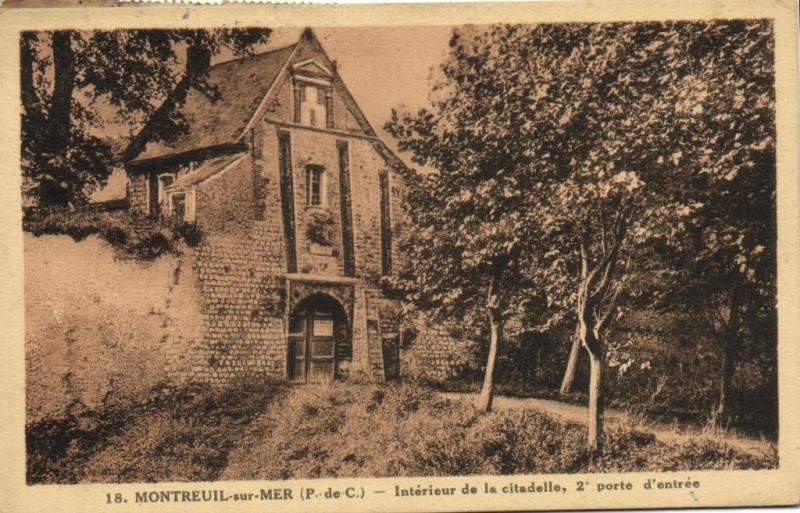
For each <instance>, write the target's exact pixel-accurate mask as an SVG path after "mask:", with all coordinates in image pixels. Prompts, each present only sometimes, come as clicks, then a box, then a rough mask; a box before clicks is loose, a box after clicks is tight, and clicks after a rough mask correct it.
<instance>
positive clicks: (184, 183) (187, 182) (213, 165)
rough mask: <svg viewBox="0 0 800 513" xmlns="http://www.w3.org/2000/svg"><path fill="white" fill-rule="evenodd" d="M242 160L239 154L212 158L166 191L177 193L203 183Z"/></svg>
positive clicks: (179, 179)
mask: <svg viewBox="0 0 800 513" xmlns="http://www.w3.org/2000/svg"><path fill="white" fill-rule="evenodd" d="M242 158H244V155H242V154H241V153H240V154H238V155H226V156H224V157H217V158H213V159H211V160H209V161H207V162H206V163H205V164H203V165H202V166H200V167H198V168H197V169H195V170H194V171H190V172H189V173H186V174H185V175H183V176H181V177H180V178H178V179H177V180H175V182H173V183H172V184H171V185H170V186H169V187H167V190H170V191H178V190H181V189H186V188H188V187H191V186H192V185H197V184H199V183H201V182H205V181H206V180H208V179H209V178H211V177H213V176H216V175H217V174H219V173H222V172H223V171H225V170H226V169H228V168H229V167H231V166H232V165H233V164H236V163H238V162H239V160H241V159H242Z"/></svg>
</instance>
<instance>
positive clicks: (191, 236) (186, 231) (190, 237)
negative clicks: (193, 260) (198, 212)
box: [175, 222, 203, 247]
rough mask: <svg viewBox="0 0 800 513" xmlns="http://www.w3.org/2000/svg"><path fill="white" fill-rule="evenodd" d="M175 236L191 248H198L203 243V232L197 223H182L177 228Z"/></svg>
mask: <svg viewBox="0 0 800 513" xmlns="http://www.w3.org/2000/svg"><path fill="white" fill-rule="evenodd" d="M175 234H176V235H177V236H178V237H180V238H181V239H183V241H184V242H185V243H186V245H187V246H190V247H197V246H199V245H200V243H201V242H203V232H202V231H201V230H200V228H199V227H198V226H197V223H187V222H181V223H179V224H178V225H177V226H176V227H175Z"/></svg>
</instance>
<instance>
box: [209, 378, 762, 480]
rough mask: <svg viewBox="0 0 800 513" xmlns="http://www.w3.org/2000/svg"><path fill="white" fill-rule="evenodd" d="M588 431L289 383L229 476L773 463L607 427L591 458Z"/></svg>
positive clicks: (369, 390) (529, 414)
mask: <svg viewBox="0 0 800 513" xmlns="http://www.w3.org/2000/svg"><path fill="white" fill-rule="evenodd" d="M585 440H586V429H585V427H583V426H578V425H574V424H567V423H563V422H560V421H557V420H554V419H553V418H551V417H549V416H547V415H544V414H542V413H539V412H536V411H512V410H509V411H497V412H492V413H488V414H486V413H482V412H480V411H478V410H476V409H475V408H473V407H472V406H470V405H468V404H465V403H463V402H456V401H448V400H446V399H442V398H441V397H439V396H437V395H436V394H435V393H434V392H432V391H431V390H429V389H427V388H422V387H418V386H414V385H409V384H402V385H388V386H375V385H352V384H342V383H336V384H333V385H328V386H321V387H305V388H298V389H295V390H293V391H292V392H291V393H290V394H289V395H288V396H287V397H286V398H285V399H284V400H283V402H282V403H281V405H280V406H279V407H276V408H272V409H271V410H270V411H269V412H267V414H265V415H264V416H263V417H262V418H260V419H258V420H257V421H255V422H253V424H251V426H250V428H249V433H247V434H246V435H245V438H244V440H243V443H242V445H241V447H240V448H238V449H236V450H234V452H233V453H232V454H231V455H230V458H229V463H228V468H227V469H226V470H225V471H224V472H223V474H222V476H223V477H224V478H225V479H290V478H298V479H300V478H323V477H368V476H371V477H390V476H445V475H462V474H463V475H469V474H538V473H576V472H612V471H613V472H631V471H666V470H673V471H677V470H715V469H756V468H774V467H775V466H776V465H777V453H771V454H766V455H763V456H762V457H758V458H756V457H752V456H749V455H745V454H742V453H739V452H737V451H735V450H733V449H732V448H730V447H728V446H727V445H726V444H724V443H723V442H720V441H718V440H714V439H711V438H700V439H698V440H696V441H692V442H691V443H683V444H669V445H667V444H663V443H661V442H658V441H656V440H655V437H654V436H653V435H652V434H648V433H643V432H636V431H611V432H609V433H608V440H607V444H606V448H605V451H604V452H603V454H602V455H601V456H600V457H594V458H593V457H591V456H590V455H589V454H588V452H587V451H586V449H585Z"/></svg>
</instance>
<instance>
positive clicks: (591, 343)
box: [578, 287, 605, 455]
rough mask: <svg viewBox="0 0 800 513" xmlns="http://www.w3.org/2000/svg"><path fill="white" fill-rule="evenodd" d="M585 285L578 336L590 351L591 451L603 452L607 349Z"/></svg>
mask: <svg viewBox="0 0 800 513" xmlns="http://www.w3.org/2000/svg"><path fill="white" fill-rule="evenodd" d="M584 288H585V287H581V289H582V290H581V293H580V294H579V297H580V298H581V299H580V300H579V301H578V337H579V338H580V341H581V345H583V347H584V349H586V352H587V353H588V355H589V423H588V427H589V436H588V439H587V445H588V449H589V452H591V454H593V455H594V454H600V452H601V451H602V450H603V436H604V433H603V415H604V409H605V408H604V407H605V395H604V392H605V390H604V387H603V366H604V365H605V352H604V350H603V346H602V341H601V339H600V332H599V329H598V326H597V325H596V324H595V322H594V318H595V313H594V310H593V307H592V304H591V302H590V301H588V300H586V298H585V295H584V292H585V290H584Z"/></svg>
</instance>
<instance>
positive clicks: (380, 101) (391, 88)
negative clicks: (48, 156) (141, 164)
mask: <svg viewBox="0 0 800 513" xmlns="http://www.w3.org/2000/svg"><path fill="white" fill-rule="evenodd" d="M313 30H314V33H315V34H316V36H317V38H318V39H319V40H320V42H321V43H322V47H323V48H324V49H325V52H326V53H327V54H328V56H329V57H330V58H331V59H333V60H336V61H337V69H338V71H339V74H340V75H341V77H342V80H344V83H345V84H346V85H347V87H348V89H349V90H350V92H351V93H352V95H353V97H354V98H355V100H356V102H357V103H358V105H359V106H360V107H361V110H362V111H364V115H365V116H366V117H367V119H368V120H369V122H370V124H371V125H372V127H373V128H374V129H375V131H376V132H377V133H378V135H379V137H381V139H383V140H384V141H385V142H386V143H387V144H388V145H389V146H390V147H391V148H392V149H394V150H396V149H397V145H396V143H395V141H394V140H393V138H392V137H391V136H390V135H389V134H388V133H386V132H385V131H384V130H383V125H384V123H386V121H388V120H389V117H390V114H391V109H392V108H399V109H404V108H405V109H409V110H412V111H416V110H417V109H419V108H420V107H423V106H425V105H426V104H427V103H428V93H429V91H430V86H431V76H432V72H433V70H434V69H435V68H438V65H439V63H440V62H441V61H442V60H443V59H444V57H445V56H446V54H447V51H448V42H449V40H450V35H451V34H452V30H453V29H452V27H448V26H427V27H407V26H404V27H335V28H324V27H323V28H316V27H314V28H313ZM301 32H302V28H297V29H276V30H275V31H274V32H273V33H272V35H271V36H270V40H269V42H268V44H267V45H266V46H264V47H262V48H259V49H258V51H267V50H270V49H273V48H280V47H282V46H287V45H291V44H293V43H295V42H296V41H297V40H298V38H299V37H300V33H301ZM231 58H233V56H232V55H230V53H228V52H226V53H222V54H220V55H218V56H217V57H216V58H215V59H214V61H213V62H214V63H217V62H222V61H225V60H229V59H231ZM400 156H401V158H403V160H405V161H406V162H407V163H409V162H410V159H409V156H408V155H403V154H400ZM124 194H125V175H124V173H120V172H117V173H115V174H114V175H112V177H111V178H110V179H109V183H108V186H107V187H106V188H105V189H103V190H100V191H97V192H96V193H95V194H94V195H93V199H94V200H95V201H103V200H106V199H112V198H119V197H122V196H124Z"/></svg>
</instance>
